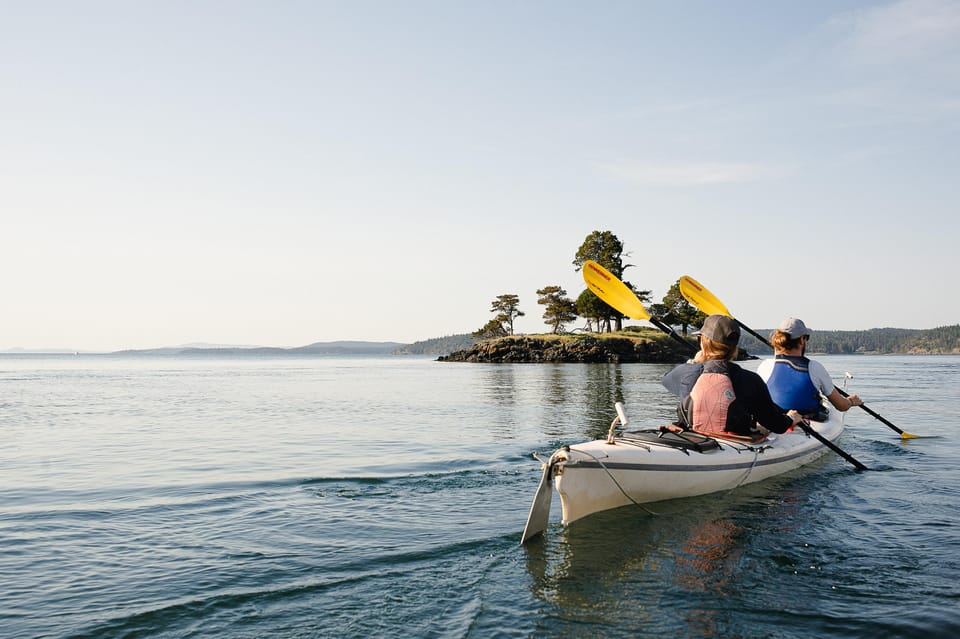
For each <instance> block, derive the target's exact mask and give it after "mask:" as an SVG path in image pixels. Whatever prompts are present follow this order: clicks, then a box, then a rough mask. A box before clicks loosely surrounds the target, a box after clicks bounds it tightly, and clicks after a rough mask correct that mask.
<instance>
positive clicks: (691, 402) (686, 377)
mask: <svg viewBox="0 0 960 639" xmlns="http://www.w3.org/2000/svg"><path fill="white" fill-rule="evenodd" d="M694 335H698V336H699V337H700V350H699V351H698V352H697V354H696V356H694V358H693V360H692V361H690V362H687V363H686V364H680V365H679V366H677V367H676V368H674V369H673V370H672V371H670V372H669V373H667V374H666V375H664V376H663V380H662V383H663V385H664V387H665V388H666V389H667V390H668V391H670V392H671V393H673V394H674V395H676V396H677V397H679V398H680V403H679V405H678V406H677V416H678V417H679V419H678V421H677V422H676V423H674V424H673V425H672V426H673V428H670V427H668V428H670V429H671V430H675V429H676V430H694V431H698V432H701V433H706V434H717V435H736V436H739V437H748V438H758V437H761V436H762V435H763V434H764V433H763V431H761V430H760V429H759V428H758V427H757V425H758V424H759V425H760V426H762V427H763V428H765V429H766V430H768V431H772V432H774V433H785V432H787V431H788V430H789V429H790V428H792V427H793V426H796V425H797V424H799V423H800V422H801V421H803V416H802V415H801V414H800V413H799V412H798V411H796V410H790V411H787V412H784V410H783V409H782V408H780V406H778V405H777V404H776V403H774V401H773V400H772V399H771V398H770V391H769V390H767V386H766V384H764V383H763V380H762V379H761V378H760V376H759V375H757V374H756V373H754V372H753V371H748V370H746V369H743V368H741V367H740V366H738V365H737V364H734V363H733V360H734V358H736V356H737V344H739V342H740V327H739V326H738V325H737V324H736V322H734V321H733V320H732V319H731V318H729V317H727V316H726V315H710V316H709V317H707V319H706V321H704V323H703V327H702V328H701V329H700V330H699V331H697V332H696V333H694Z"/></svg>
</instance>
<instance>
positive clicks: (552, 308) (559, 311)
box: [537, 286, 577, 334]
mask: <svg viewBox="0 0 960 639" xmlns="http://www.w3.org/2000/svg"><path fill="white" fill-rule="evenodd" d="M537 295H539V296H540V297H539V298H538V299H537V304H543V305H544V306H546V310H544V311H543V319H544V322H546V324H547V326H551V327H553V333H554V334H557V333H559V332H560V331H562V330H563V326H564V324H569V323H570V322H572V321H574V320H576V319H577V305H576V304H574V302H573V300H572V299H570V298H569V297H567V296H566V295H567V292H566V291H565V290H563V289H562V288H560V287H559V286H546V287H544V288H541V289H540V290H538V291H537Z"/></svg>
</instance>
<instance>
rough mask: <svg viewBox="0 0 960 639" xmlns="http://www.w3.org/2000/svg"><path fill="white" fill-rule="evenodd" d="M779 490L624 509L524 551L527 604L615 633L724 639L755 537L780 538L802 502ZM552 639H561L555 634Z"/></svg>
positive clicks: (562, 620) (565, 621) (550, 535)
mask: <svg viewBox="0 0 960 639" xmlns="http://www.w3.org/2000/svg"><path fill="white" fill-rule="evenodd" d="M781 485H783V484H782V483H780V482H776V481H773V482H768V483H767V484H763V485H759V486H757V485H751V486H747V487H743V488H741V489H738V490H737V491H735V492H733V493H727V494H720V495H707V496H704V497H696V498H690V499H680V500H674V501H669V502H661V503H658V504H655V505H653V506H654V508H655V512H656V513H657V514H655V515H649V514H647V513H645V512H643V511H642V510H641V509H639V508H636V507H633V506H627V507H624V508H619V509H616V510H611V511H606V512H602V513H598V514H596V515H592V516H591V517H588V518H586V519H583V520H580V521H578V522H576V523H575V524H573V525H571V526H569V527H566V528H562V527H559V526H555V527H553V528H551V529H550V530H548V532H547V534H546V535H544V536H543V537H541V538H540V539H538V540H536V541H535V542H534V543H531V544H530V545H529V547H528V549H527V570H528V572H529V573H530V576H531V589H532V592H533V594H534V595H535V596H536V597H537V598H538V599H540V600H542V601H543V602H544V603H546V604H548V605H549V606H550V609H551V610H552V611H554V612H553V614H555V615H556V617H555V619H554V621H556V623H557V624H559V625H560V626H562V627H564V628H566V627H567V626H571V627H574V626H576V625H579V624H583V623H590V624H598V623H599V624H605V623H606V624H611V625H612V627H616V629H617V631H616V633H615V634H619V635H621V636H622V635H623V630H624V629H626V628H632V629H634V630H636V629H639V628H642V629H643V630H644V631H645V632H647V633H649V634H650V635H651V636H657V635H658V633H660V632H662V633H664V634H667V633H669V634H676V629H677V628H678V627H682V628H683V629H684V630H683V631H682V632H681V633H680V634H681V636H684V637H717V636H723V635H724V634H725V630H726V629H728V628H729V627H730V626H731V625H736V623H737V622H736V620H735V619H734V616H735V615H736V614H737V612H736V609H737V607H738V606H740V605H741V603H740V602H741V601H742V597H743V596H744V592H743V591H745V590H749V588H748V587H747V586H745V584H744V583H743V582H742V580H741V578H740V571H741V568H742V565H743V563H744V562H745V561H747V559H745V558H749V556H750V552H751V550H752V546H753V544H754V537H755V535H756V533H757V532H758V531H763V532H764V533H765V534H768V535H776V534H779V533H780V532H782V531H783V526H784V521H785V520H786V521H789V520H791V519H792V517H793V516H795V515H796V505H795V504H794V505H791V504H790V501H791V500H792V499H795V498H799V499H802V496H798V495H797V494H794V493H792V492H791V491H790V490H789V489H788V490H785V491H784V490H781V489H780V488H779V486H781ZM553 632H555V634H561V635H562V634H564V632H556V631H555V630H554V631H553Z"/></svg>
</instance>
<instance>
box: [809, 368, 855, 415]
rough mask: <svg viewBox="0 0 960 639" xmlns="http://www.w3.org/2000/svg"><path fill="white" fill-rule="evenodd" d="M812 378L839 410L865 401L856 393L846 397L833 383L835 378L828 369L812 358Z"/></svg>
mask: <svg viewBox="0 0 960 639" xmlns="http://www.w3.org/2000/svg"><path fill="white" fill-rule="evenodd" d="M809 370H810V379H812V380H813V383H814V385H815V386H816V387H817V388H818V389H819V390H820V392H821V393H823V394H824V395H825V396H826V398H827V399H828V400H829V401H830V403H831V404H833V407H834V408H836V409H837V410H838V411H841V412H846V411H848V410H850V409H851V408H853V407H854V406H859V405H860V404H862V403H863V401H862V400H861V399H860V398H859V397H857V396H856V395H849V396H847V397H844V396H843V395H841V394H840V391H839V390H837V387H836V386H834V384H833V379H832V378H831V377H830V373H828V372H827V369H826V368H825V367H824V366H823V364H821V363H820V362H818V361H816V360H810V367H809Z"/></svg>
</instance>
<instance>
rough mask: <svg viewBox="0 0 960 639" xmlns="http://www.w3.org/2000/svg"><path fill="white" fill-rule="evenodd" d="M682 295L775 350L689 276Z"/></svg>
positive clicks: (907, 436) (904, 434)
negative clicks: (723, 316) (729, 321)
mask: <svg viewBox="0 0 960 639" xmlns="http://www.w3.org/2000/svg"><path fill="white" fill-rule="evenodd" d="M680 293H681V295H683V297H684V298H685V299H686V300H687V301H688V302H690V303H691V304H693V305H694V306H696V307H697V308H698V309H700V310H701V311H703V312H704V313H706V314H707V315H726V316H727V317H729V318H731V319H732V320H733V321H734V322H736V323H737V326H739V327H740V328H742V329H743V330H745V331H747V332H748V333H750V334H751V335H753V336H754V337H756V338H757V339H758V340H760V341H761V342H763V343H764V344H766V345H767V346H769V347H770V348H773V346H772V345H771V344H770V342H769V341H768V340H767V339H766V338H765V337H763V336H762V335H760V334H759V333H757V332H756V331H754V330H753V329H752V328H750V327H749V326H747V325H746V324H744V323H743V322H741V321H740V320H738V319H737V318H736V317H734V316H733V314H732V313H731V312H730V311H728V310H727V307H726V306H724V305H723V302H721V301H720V300H719V299H717V297H716V296H715V295H714V294H713V293H711V292H710V291H709V290H707V288H706V287H704V286H703V284H701V283H700V282H698V281H697V280H695V279H693V278H692V277H690V276H689V275H684V276H683V277H681V278H680ZM834 388H835V389H837V392H839V393H840V394H841V395H843V396H844V397H848V396H849V393H847V392H846V391H844V390H843V389H842V388H840V387H839V386H836V385H834ZM860 408H862V409H863V410H865V411H866V412H867V413H868V414H870V415H872V416H873V417H875V418H876V419H878V420H880V421H881V422H883V423H884V424H886V425H887V426H889V427H890V428H892V429H893V430H895V431H897V432H898V433H900V437H902V438H903V439H916V438H917V437H919V435H911V434H910V433H907V432H904V431H903V430H900V429H899V428H897V427H896V426H894V425H893V424H892V423H890V422H889V421H887V420H886V419H884V418H883V417H881V416H880V415H878V414H877V413H875V412H873V411H872V410H870V409H869V408H867V405H866V404H860Z"/></svg>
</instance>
